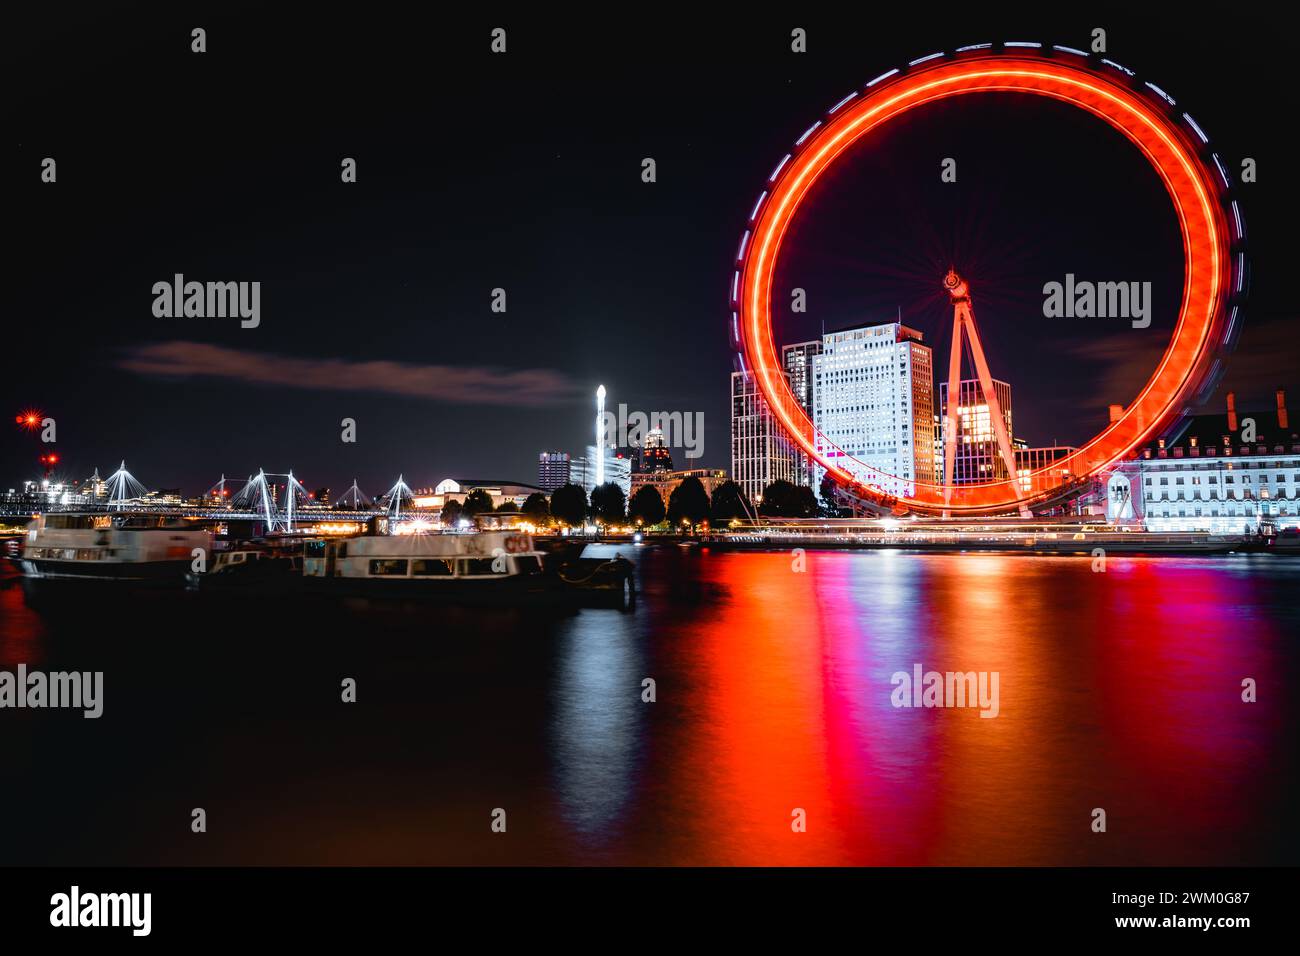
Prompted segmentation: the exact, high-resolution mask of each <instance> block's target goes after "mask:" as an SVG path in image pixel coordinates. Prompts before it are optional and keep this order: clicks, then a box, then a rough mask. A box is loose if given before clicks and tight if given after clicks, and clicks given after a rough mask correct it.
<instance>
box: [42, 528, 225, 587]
mask: <svg viewBox="0 0 1300 956" xmlns="http://www.w3.org/2000/svg"><path fill="white" fill-rule="evenodd" d="M211 546H212V534H211V532H210V531H209V529H208V528H207V527H205V526H203V525H200V524H197V523H196V522H194V521H192V520H188V519H185V518H181V517H177V516H173V515H155V514H130V513H112V514H110V513H104V512H100V513H84V514H82V513H61V512H60V513H51V514H41V515H37V516H36V517H35V518H34V519H33V520H32V522H31V523H30V524H29V525H28V526H27V537H26V540H25V541H24V542H23V548H22V555H21V557H20V559H19V562H20V564H21V565H22V570H23V574H24V576H25V577H26V578H27V579H28V580H31V581H42V580H64V581H137V582H151V583H156V584H166V585H180V584H182V583H183V582H184V577H185V572H186V571H188V570H189V568H190V566H191V563H192V562H193V561H194V559H195V557H196V556H198V555H199V554H202V555H203V556H204V557H205V558H206V555H207V554H208V552H209V550H210V548H211Z"/></svg>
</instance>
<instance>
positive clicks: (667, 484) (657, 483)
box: [632, 468, 728, 508]
mask: <svg viewBox="0 0 1300 956" xmlns="http://www.w3.org/2000/svg"><path fill="white" fill-rule="evenodd" d="M687 478H698V479H700V483H701V484H702V485H704V490H705V491H706V492H708V493H709V496H710V497H712V495H713V492H714V491H715V490H717V487H718V486H719V485H721V484H723V483H724V482H726V481H727V480H728V478H727V473H726V472H725V471H724V470H723V469H721V468H687V469H684V470H682V471H656V472H641V473H640V474H638V475H634V476H633V477H632V494H636V493H637V492H638V491H640V490H641V488H643V487H645V486H647V485H648V486H649V487H651V488H653V489H654V490H655V491H657V492H659V497H661V498H663V500H664V507H665V508H666V507H668V499H669V497H671V496H672V493H673V492H674V491H675V490H676V489H677V486H678V485H680V484H681V483H682V482H683V481H685V480H686V479H687Z"/></svg>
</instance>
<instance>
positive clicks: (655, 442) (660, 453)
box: [633, 428, 673, 473]
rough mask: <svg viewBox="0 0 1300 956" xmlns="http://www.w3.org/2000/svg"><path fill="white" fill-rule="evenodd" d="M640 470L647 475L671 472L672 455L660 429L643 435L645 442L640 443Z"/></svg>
mask: <svg viewBox="0 0 1300 956" xmlns="http://www.w3.org/2000/svg"><path fill="white" fill-rule="evenodd" d="M633 470H634V471H635V470H636V469H633ZM640 470H641V471H644V472H647V473H653V472H656V471H672V470H673V453H672V451H671V450H670V449H669V447H668V440H667V439H666V438H664V431H663V429H662V428H652V429H650V430H649V431H648V432H646V433H645V441H643V442H642V443H641V469H640Z"/></svg>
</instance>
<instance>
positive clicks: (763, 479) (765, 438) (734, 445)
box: [665, 372, 806, 505]
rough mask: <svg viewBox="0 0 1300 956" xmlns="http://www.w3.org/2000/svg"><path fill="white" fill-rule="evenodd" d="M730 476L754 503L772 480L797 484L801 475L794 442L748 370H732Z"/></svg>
mask: <svg viewBox="0 0 1300 956" xmlns="http://www.w3.org/2000/svg"><path fill="white" fill-rule="evenodd" d="M697 470H699V469H697ZM731 475H732V478H733V480H734V481H735V482H736V484H738V485H740V488H741V490H742V491H743V492H744V493H745V497H746V498H748V499H749V500H750V501H751V502H753V503H754V504H755V505H757V504H758V503H759V502H760V501H761V500H762V498H763V491H764V489H766V488H767V486H768V485H770V484H771V483H772V482H774V481H789V482H792V483H794V484H799V483H800V482H799V478H800V477H801V468H800V459H799V456H798V455H797V454H796V453H795V447H794V443H793V442H791V441H790V439H789V438H788V437H786V434H785V431H784V430H783V429H782V428H781V426H780V425H779V424H777V421H776V418H775V416H773V415H772V412H771V410H770V409H769V408H768V405H767V401H766V400H765V399H764V398H763V395H762V393H761V392H760V391H759V389H758V383H757V382H756V381H755V380H754V377H753V376H752V375H750V374H749V373H748V372H732V373H731ZM804 477H805V478H806V474H804ZM665 500H667V498H666V497H665Z"/></svg>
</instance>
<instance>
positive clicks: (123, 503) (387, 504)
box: [0, 461, 414, 532]
mask: <svg viewBox="0 0 1300 956" xmlns="http://www.w3.org/2000/svg"><path fill="white" fill-rule="evenodd" d="M276 479H281V480H279V481H277V480H276ZM88 484H91V485H93V486H94V488H95V491H94V497H93V498H92V499H91V500H89V501H87V500H85V498H86V496H85V495H84V494H81V495H77V496H76V497H77V498H80V499H82V500H79V501H69V502H67V503H66V504H65V503H61V502H40V501H31V502H28V501H23V502H14V501H8V502H4V503H3V504H0V516H8V517H23V516H28V515H31V514H32V513H34V512H38V511H39V512H41V513H58V512H79V513H81V512H104V513H115V512H131V513H135V514H141V513H144V514H157V515H177V516H182V517H187V518H196V519H206V520H212V521H261V522H262V523H263V525H264V526H265V528H266V530H267V531H268V532H271V531H293V530H294V526H295V524H298V525H318V524H329V523H340V524H342V523H357V524H364V523H365V522H367V521H369V520H370V519H371V518H374V517H376V516H378V515H387V516H388V517H390V518H394V519H400V518H402V516H403V513H402V508H403V504H404V503H405V504H406V505H407V507H408V514H409V513H410V511H409V503H410V501H411V499H412V498H413V497H414V492H413V491H412V490H411V488H410V486H408V485H407V484H406V482H405V481H404V480H403V477H402V476H400V475H399V476H398V478H397V481H396V482H395V483H394V484H393V486H392V487H391V488H389V489H388V491H386V492H384V494H382V495H380V496H379V498H378V499H377V500H376V499H372V498H370V497H369V496H368V495H366V494H365V492H363V491H362V490H361V489H360V488H359V487H358V485H357V482H356V479H353V481H352V485H351V487H349V488H348V490H347V491H345V492H344V493H343V494H342V495H341V496H340V498H339V504H341V505H345V506H348V505H350V507H347V508H339V507H327V506H323V505H320V504H316V503H314V502H312V501H311V495H310V494H309V493H308V491H307V489H306V488H305V487H304V486H303V484H302V482H300V481H299V480H298V479H297V478H295V477H294V474H293V470H292V469H290V470H289V471H288V472H285V473H277V472H268V471H266V470H264V469H258V471H257V473H256V474H254V475H249V476H248V478H247V479H244V480H242V481H241V480H239V479H231V478H227V477H226V476H225V475H224V474H223V475H222V476H221V478H220V479H219V480H218V481H217V483H216V484H214V485H213V486H212V487H211V488H209V489H208V490H207V491H206V492H204V493H203V495H201V496H200V497H199V498H198V499H197V501H196V502H195V503H192V504H190V503H181V502H167V501H159V500H156V499H151V498H150V497H149V496H150V495H151V492H150V491H149V490H148V489H147V488H146V487H145V486H144V485H143V484H141V483H140V482H139V481H138V480H137V479H136V478H135V476H134V475H132V474H131V472H130V471H128V470H127V467H126V462H125V461H123V462H122V463H121V465H119V466H118V469H117V471H115V472H113V474H112V475H110V476H109V477H108V478H105V479H99V472H98V471H96V472H95V475H94V476H92V478H91V480H90V482H88ZM101 485H102V493H101V492H100V491H99V486H101ZM240 485H242V487H239V490H238V491H236V492H235V493H234V494H232V493H231V491H232V490H233V489H232V488H230V487H227V486H235V487H238V486H240ZM281 487H283V489H284V494H283V500H281V495H280V494H279V493H278V492H279V489H280V488H281ZM349 498H351V501H350V502H349Z"/></svg>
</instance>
